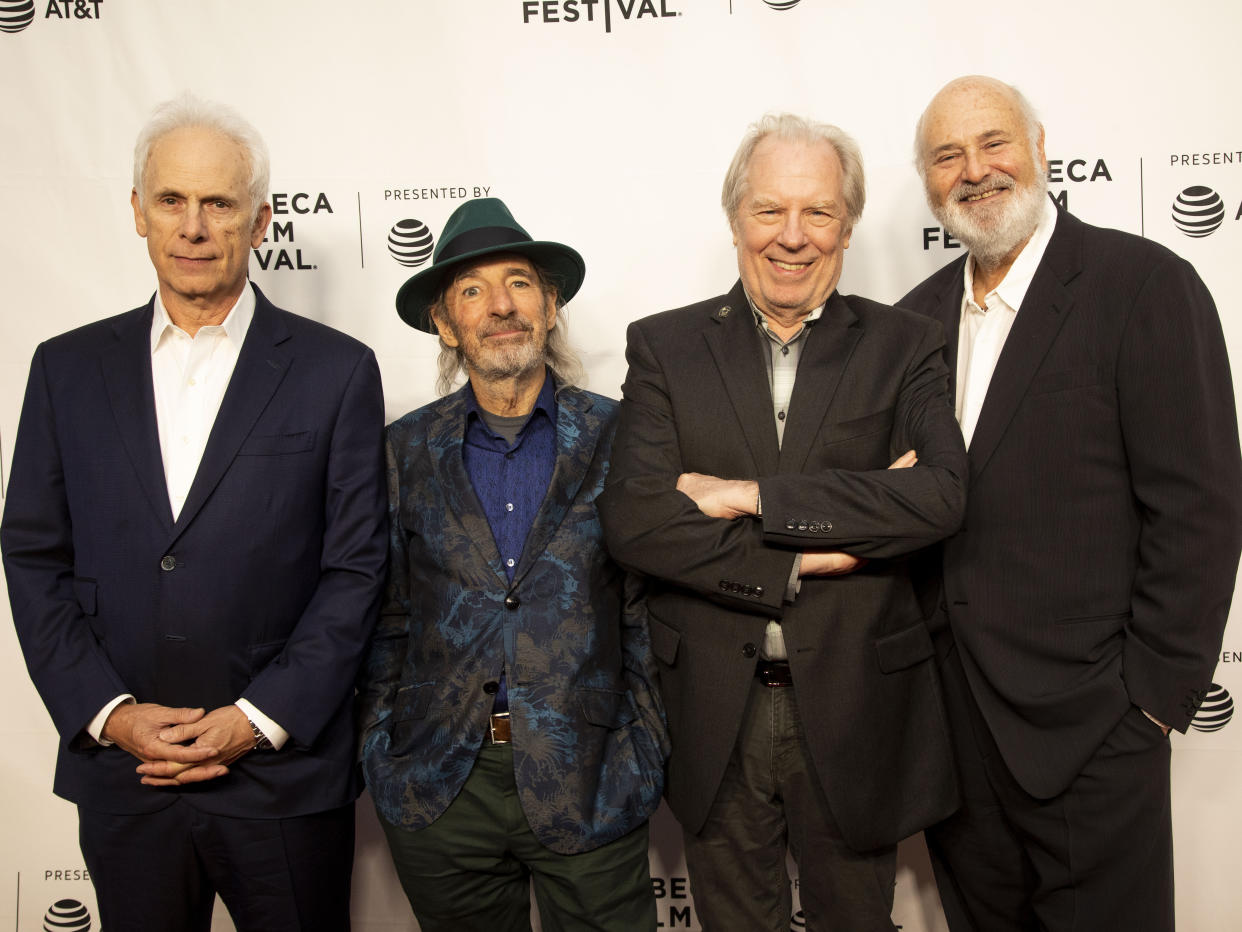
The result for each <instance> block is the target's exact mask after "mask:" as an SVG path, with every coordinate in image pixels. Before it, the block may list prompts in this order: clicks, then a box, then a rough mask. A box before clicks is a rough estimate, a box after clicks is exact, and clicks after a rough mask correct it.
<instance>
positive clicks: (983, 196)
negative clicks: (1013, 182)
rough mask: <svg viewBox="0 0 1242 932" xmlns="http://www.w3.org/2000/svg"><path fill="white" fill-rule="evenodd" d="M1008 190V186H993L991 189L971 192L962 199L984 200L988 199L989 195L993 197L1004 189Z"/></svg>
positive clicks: (966, 200)
mask: <svg viewBox="0 0 1242 932" xmlns="http://www.w3.org/2000/svg"><path fill="white" fill-rule="evenodd" d="M1007 190H1009V189H1008V188H993V189H992V190H991V191H984V192H982V193H980V194H970V195H968V196H966V197H964V198H962V200H963V201H965V202H967V203H969V202H971V201H983V200H987V199H988V198H989V197H992V196H993V195H994V194H1000V193H1001V192H1002V191H1007Z"/></svg>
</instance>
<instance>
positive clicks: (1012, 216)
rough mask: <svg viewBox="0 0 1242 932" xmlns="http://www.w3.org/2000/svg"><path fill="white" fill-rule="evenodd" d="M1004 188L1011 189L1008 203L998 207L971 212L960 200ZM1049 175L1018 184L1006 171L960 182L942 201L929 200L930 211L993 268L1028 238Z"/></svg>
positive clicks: (985, 265) (978, 259)
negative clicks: (978, 180)
mask: <svg viewBox="0 0 1242 932" xmlns="http://www.w3.org/2000/svg"><path fill="white" fill-rule="evenodd" d="M995 188H1007V189H1009V190H1010V191H1012V192H1013V197H1012V198H1011V199H1010V201H1009V203H1008V205H1006V206H1005V207H1004V208H1000V209H997V210H985V211H979V212H978V213H979V214H980V216H975V215H973V214H971V211H970V209H969V208H966V207H963V206H962V205H961V204H960V203H959V200H960V199H961V198H962V197H966V196H969V195H971V194H978V193H982V192H984V191H990V190H993V189H995ZM1047 194H1048V179H1047V178H1046V177H1045V176H1044V175H1043V174H1042V173H1041V174H1040V175H1039V176H1038V177H1037V178H1036V180H1035V182H1034V183H1033V184H1030V185H1022V186H1019V185H1017V184H1016V183H1015V182H1014V180H1013V178H1011V177H1010V176H1009V175H1000V176H998V178H997V179H995V180H991V181H989V180H985V181H983V182H981V183H980V184H977V185H975V184H970V183H968V182H962V183H960V184H958V185H956V186H955V187H954V188H953V190H952V191H951V192H950V193H949V196H948V197H947V198H946V199H945V202H944V204H932V205H930V206H931V209H932V213H934V214H935V215H936V219H937V220H939V221H940V223H941V225H942V226H943V227H944V228H945V229H946V230H948V231H949V233H950V235H952V236H953V237H954V238H956V239H958V240H960V241H961V242H962V243H963V244H965V246H966V248H967V249H968V250H970V254H971V255H972V256H974V259H975V262H976V263H977V264H979V265H981V266H982V267H983V268H985V269H991V268H996V267H997V266H998V265H1000V264H1001V262H1002V261H1003V260H1004V259H1006V258H1007V257H1008V256H1009V255H1010V254H1011V253H1013V252H1014V250H1016V249H1017V248H1018V247H1019V246H1021V245H1022V244H1023V243H1025V242H1026V241H1027V240H1028V239H1030V237H1031V234H1032V233H1034V232H1035V228H1036V227H1037V226H1039V218H1040V217H1041V216H1042V215H1043V212H1044V198H1045V197H1046V196H1047Z"/></svg>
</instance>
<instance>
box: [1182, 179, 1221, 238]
mask: <svg viewBox="0 0 1242 932" xmlns="http://www.w3.org/2000/svg"><path fill="white" fill-rule="evenodd" d="M1224 222H1225V202H1224V201H1223V200H1222V199H1221V196H1220V195H1219V194H1217V193H1216V192H1215V191H1213V190H1212V189H1211V188H1205V187H1203V186H1202V185H1194V186H1193V187H1189V188H1187V189H1186V190H1184V191H1183V192H1182V193H1181V194H1179V195H1178V196H1177V199H1176V200H1175V201H1174V202H1173V224H1174V226H1176V227H1177V228H1178V229H1179V230H1181V231H1182V232H1183V233H1185V234H1186V235H1187V236H1191V237H1194V238H1195V239H1199V238H1202V237H1204V236H1209V235H1211V234H1212V233H1215V232H1216V231H1217V230H1218V229H1220V225H1221V224H1222V223H1224Z"/></svg>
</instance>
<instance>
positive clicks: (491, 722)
mask: <svg viewBox="0 0 1242 932" xmlns="http://www.w3.org/2000/svg"><path fill="white" fill-rule="evenodd" d="M498 718H499V719H504V723H505V725H506V726H507V725H508V724H509V713H508V712H494V713H492V715H490V716H489V717H488V719H487V740H488V742H489V743H491V744H508V743H509V742H510V741H512V740H513V739H512V737H511V736H512V732H510V731H509V729H508V728H507V727H506V728H504V729H503V731H504V732H505V733H506V735H505V737H503V738H498V737H496V719H498Z"/></svg>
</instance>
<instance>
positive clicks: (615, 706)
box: [575, 689, 635, 728]
mask: <svg viewBox="0 0 1242 932" xmlns="http://www.w3.org/2000/svg"><path fill="white" fill-rule="evenodd" d="M575 693H576V695H577V697H578V706H579V708H581V709H582V717H583V718H585V719H586V720H587V721H588V722H590V723H591V724H592V725H599V726H601V727H603V728H620V727H621V726H622V725H628V724H629V723H630V722H632V721H634V718H635V712H634V703H632V702H630V700H629V697H628V696H627V694H626V693H624V692H618V691H617V690H615V689H578V690H575Z"/></svg>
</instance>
